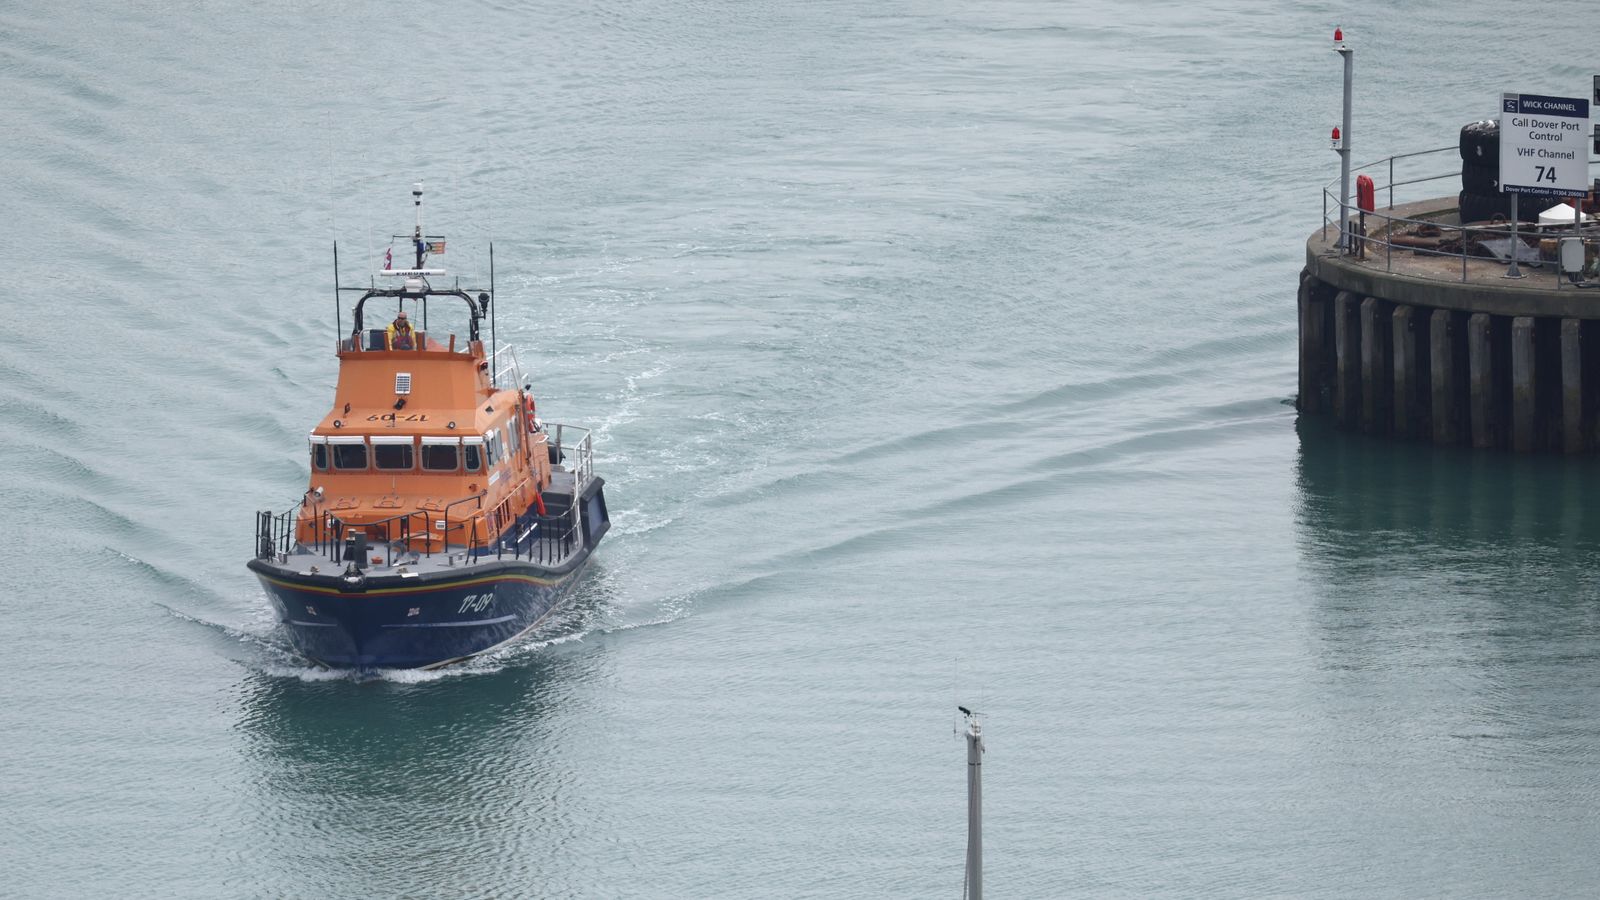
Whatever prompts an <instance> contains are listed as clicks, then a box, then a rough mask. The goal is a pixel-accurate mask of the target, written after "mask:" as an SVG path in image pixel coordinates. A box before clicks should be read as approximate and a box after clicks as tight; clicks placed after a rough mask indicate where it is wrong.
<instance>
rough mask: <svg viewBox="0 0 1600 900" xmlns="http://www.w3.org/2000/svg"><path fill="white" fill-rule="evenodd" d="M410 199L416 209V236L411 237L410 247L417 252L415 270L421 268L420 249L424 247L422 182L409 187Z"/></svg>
mask: <svg viewBox="0 0 1600 900" xmlns="http://www.w3.org/2000/svg"><path fill="white" fill-rule="evenodd" d="M411 199H412V202H413V203H414V204H415V205H416V207H417V231H416V234H414V235H412V238H411V246H412V247H413V248H414V249H415V250H416V251H417V268H419V269H420V268H422V248H423V247H424V246H426V245H425V244H423V242H422V182H420V181H419V182H417V183H415V184H413V185H412V186H411Z"/></svg>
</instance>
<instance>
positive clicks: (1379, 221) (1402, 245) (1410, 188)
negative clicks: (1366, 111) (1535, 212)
mask: <svg viewBox="0 0 1600 900" xmlns="http://www.w3.org/2000/svg"><path fill="white" fill-rule="evenodd" d="M1442 154H1448V158H1447V161H1445V162H1444V163H1443V165H1445V166H1446V169H1447V171H1445V172H1442V173H1434V174H1423V173H1422V172H1421V171H1418V166H1419V165H1426V164H1432V165H1433V166H1438V165H1440V164H1441V163H1440V162H1439V160H1438V159H1437V157H1439V156H1440V155H1442ZM1397 164H1398V166H1399V174H1398V175H1397V168H1396V167H1397ZM1461 165H1462V163H1461V158H1460V154H1459V147H1458V146H1457V145H1456V144H1451V145H1450V146H1448V147H1435V148H1433V149H1432V150H1418V151H1415V152H1413V153H1398V154H1395V155H1393V156H1387V157H1384V158H1382V159H1379V160H1377V161H1375V162H1371V163H1368V164H1366V165H1362V166H1354V167H1352V168H1351V170H1350V172H1351V189H1352V190H1354V188H1355V181H1356V179H1355V176H1356V175H1359V174H1369V175H1370V176H1372V177H1373V178H1374V182H1375V183H1374V189H1373V194H1374V199H1376V197H1377V196H1378V195H1384V196H1385V197H1386V199H1387V201H1388V205H1387V207H1386V208H1385V209H1373V210H1366V211H1363V210H1361V209H1360V208H1359V207H1358V206H1357V205H1356V202H1355V201H1356V198H1354V197H1350V198H1346V200H1345V203H1347V204H1348V206H1341V201H1340V198H1339V181H1338V179H1335V180H1334V181H1332V182H1330V183H1329V184H1327V185H1324V186H1323V189H1322V239H1323V241H1324V242H1327V241H1328V239H1329V232H1330V230H1332V231H1335V232H1336V231H1337V230H1338V228H1339V221H1340V218H1341V215H1342V214H1347V215H1349V217H1350V222H1349V225H1348V227H1349V232H1350V245H1349V246H1348V247H1341V246H1338V244H1339V242H1338V240H1335V241H1334V244H1335V246H1334V249H1333V250H1332V251H1331V252H1332V253H1336V254H1338V255H1341V256H1347V257H1352V258H1356V259H1358V260H1359V261H1360V262H1361V263H1362V264H1363V265H1366V266H1370V267H1374V268H1376V267H1377V266H1378V265H1380V264H1381V265H1382V266H1383V269H1384V271H1385V272H1393V271H1394V256H1395V250H1396V249H1397V248H1398V249H1399V251H1400V253H1401V254H1407V253H1409V254H1413V255H1415V256H1421V257H1442V258H1446V259H1454V260H1459V262H1460V266H1459V269H1458V268H1457V267H1456V266H1455V264H1454V263H1451V264H1450V268H1449V269H1448V270H1445V269H1443V268H1442V267H1441V268H1438V269H1435V268H1423V269H1418V270H1415V271H1413V270H1411V269H1408V270H1407V272H1406V274H1408V275H1412V276H1413V277H1419V278H1427V279H1433V280H1448V281H1460V282H1467V281H1472V280H1474V279H1475V278H1478V279H1482V280H1485V281H1487V280H1490V279H1493V280H1495V281H1496V282H1497V283H1498V279H1499V276H1500V273H1501V272H1502V271H1504V264H1505V263H1506V261H1507V260H1508V259H1509V258H1510V255H1511V254H1512V253H1517V251H1516V249H1515V248H1512V247H1510V237H1511V225H1510V223H1509V222H1506V223H1498V222H1496V223H1483V222H1477V223H1473V222H1464V221H1461V216H1460V214H1459V212H1460V211H1459V210H1458V209H1456V208H1455V207H1454V206H1452V205H1444V206H1441V207H1439V208H1438V209H1437V210H1434V211H1431V212H1429V213H1428V214H1427V217H1425V218H1407V217H1405V216H1397V215H1395V214H1394V213H1393V212H1392V210H1393V209H1394V206H1395V189H1396V188H1402V189H1404V190H1402V191H1401V201H1402V203H1405V202H1413V201H1420V200H1426V199H1428V197H1427V196H1413V195H1414V194H1426V193H1432V192H1437V191H1438V188H1437V187H1435V188H1431V189H1430V190H1429V191H1426V192H1425V191H1419V190H1416V189H1415V186H1417V185H1431V184H1434V183H1436V182H1440V181H1446V182H1447V183H1448V181H1449V180H1450V179H1459V178H1460V176H1461ZM1590 165H1591V167H1593V166H1595V165H1600V159H1596V160H1592V161H1591V162H1590ZM1385 176H1386V177H1387V181H1386V182H1383V183H1378V182H1379V180H1380V179H1382V178H1384V177H1385ZM1458 191H1459V182H1456V183H1455V184H1452V185H1450V188H1449V191H1448V193H1449V194H1450V195H1451V196H1453V195H1455V194H1456V193H1458ZM1574 202H1576V201H1574ZM1374 205H1376V204H1374ZM1386 210H1389V211H1386ZM1448 213H1456V215H1455V221H1453V222H1452V221H1449V218H1448V217H1447V216H1445V214H1448ZM1572 226H1573V223H1572V222H1570V221H1569V222H1565V223H1563V226H1561V227H1563V228H1564V229H1565V231H1564V232H1562V233H1565V234H1566V235H1569V236H1570V235H1572V234H1573V231H1572V230H1571V229H1572ZM1519 231H1520V232H1521V234H1522V235H1523V236H1525V237H1528V238H1534V237H1537V236H1539V235H1540V234H1541V233H1546V234H1548V233H1549V230H1548V227H1544V228H1541V227H1540V226H1538V225H1536V224H1535V223H1532V222H1523V223H1522V224H1521V226H1519ZM1413 232H1423V233H1426V234H1428V235H1433V236H1436V237H1437V240H1429V241H1425V242H1423V241H1416V240H1414V239H1410V237H1409V236H1410V235H1411V234H1412V233H1413ZM1502 241H1503V242H1504V246H1505V248H1506V250H1507V253H1506V256H1505V257H1504V258H1500V257H1497V256H1495V255H1494V253H1493V252H1492V251H1490V250H1489V249H1488V248H1486V247H1485V246H1484V245H1485V243H1492V246H1494V247H1497V248H1498V247H1500V246H1502V244H1501V242H1502ZM1584 241H1585V243H1586V244H1589V245H1593V244H1595V243H1596V242H1597V240H1596V237H1595V236H1594V235H1593V234H1586V235H1584ZM1522 252H1523V253H1527V254H1529V256H1526V257H1525V256H1523V255H1522V254H1521V253H1517V259H1518V261H1519V262H1522V263H1524V264H1529V265H1533V266H1538V265H1539V264H1540V262H1541V260H1539V259H1536V258H1533V256H1532V254H1533V253H1534V248H1532V247H1528V248H1527V249H1526V250H1524V251H1522ZM1470 260H1478V261H1480V262H1491V261H1492V262H1497V263H1499V265H1498V266H1497V267H1489V268H1484V269H1481V270H1478V269H1469V267H1468V263H1469V261H1470ZM1556 268H1558V267H1555V266H1552V267H1551V269H1552V271H1551V273H1550V274H1549V275H1545V276H1542V277H1543V279H1546V280H1549V281H1551V282H1553V285H1554V287H1555V288H1556V289H1558V290H1559V289H1560V288H1561V287H1562V284H1561V278H1560V275H1559V273H1557V272H1555V271H1554V270H1555V269H1556ZM1447 272H1448V274H1447ZM1524 286H1530V287H1531V286H1535V285H1533V284H1532V283H1525V284H1524Z"/></svg>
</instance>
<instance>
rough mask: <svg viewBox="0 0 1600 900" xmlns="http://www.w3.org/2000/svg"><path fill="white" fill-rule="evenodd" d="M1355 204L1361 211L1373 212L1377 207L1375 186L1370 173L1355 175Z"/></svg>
mask: <svg viewBox="0 0 1600 900" xmlns="http://www.w3.org/2000/svg"><path fill="white" fill-rule="evenodd" d="M1356 206H1358V207H1360V208H1361V211H1362V212H1373V211H1374V210H1376V209H1377V208H1378V196H1377V187H1376V185H1374V184H1373V183H1372V177H1371V176H1370V175H1357V176H1356Z"/></svg>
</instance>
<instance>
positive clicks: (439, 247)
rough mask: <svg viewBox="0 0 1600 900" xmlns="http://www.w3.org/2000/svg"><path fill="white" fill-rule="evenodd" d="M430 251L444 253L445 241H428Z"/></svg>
mask: <svg viewBox="0 0 1600 900" xmlns="http://www.w3.org/2000/svg"><path fill="white" fill-rule="evenodd" d="M428 252H429V253H443V252H444V241H429V242H428Z"/></svg>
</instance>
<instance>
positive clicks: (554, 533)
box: [473, 502, 583, 566]
mask: <svg viewBox="0 0 1600 900" xmlns="http://www.w3.org/2000/svg"><path fill="white" fill-rule="evenodd" d="M581 549H583V533H582V526H581V514H580V512H579V509H578V504H577V503H576V502H574V503H573V504H572V505H571V506H569V507H567V508H566V509H564V510H561V511H560V512H557V513H554V514H551V515H543V516H541V515H538V514H536V513H530V514H529V515H527V516H524V517H522V518H520V519H518V520H516V521H514V522H513V523H512V524H511V527H509V528H507V529H506V530H505V531H503V532H501V533H500V538H499V540H497V541H496V542H495V545H494V558H495V559H505V558H507V557H510V558H511V559H525V560H527V561H529V562H535V563H539V564H540V565H545V566H558V565H560V564H561V563H563V562H565V561H566V560H567V559H569V558H570V557H571V556H572V555H573V554H575V553H577V552H578V551H579V550H581ZM487 557H488V554H487V553H482V554H476V555H474V557H473V558H474V560H478V559H485V558H487Z"/></svg>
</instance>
